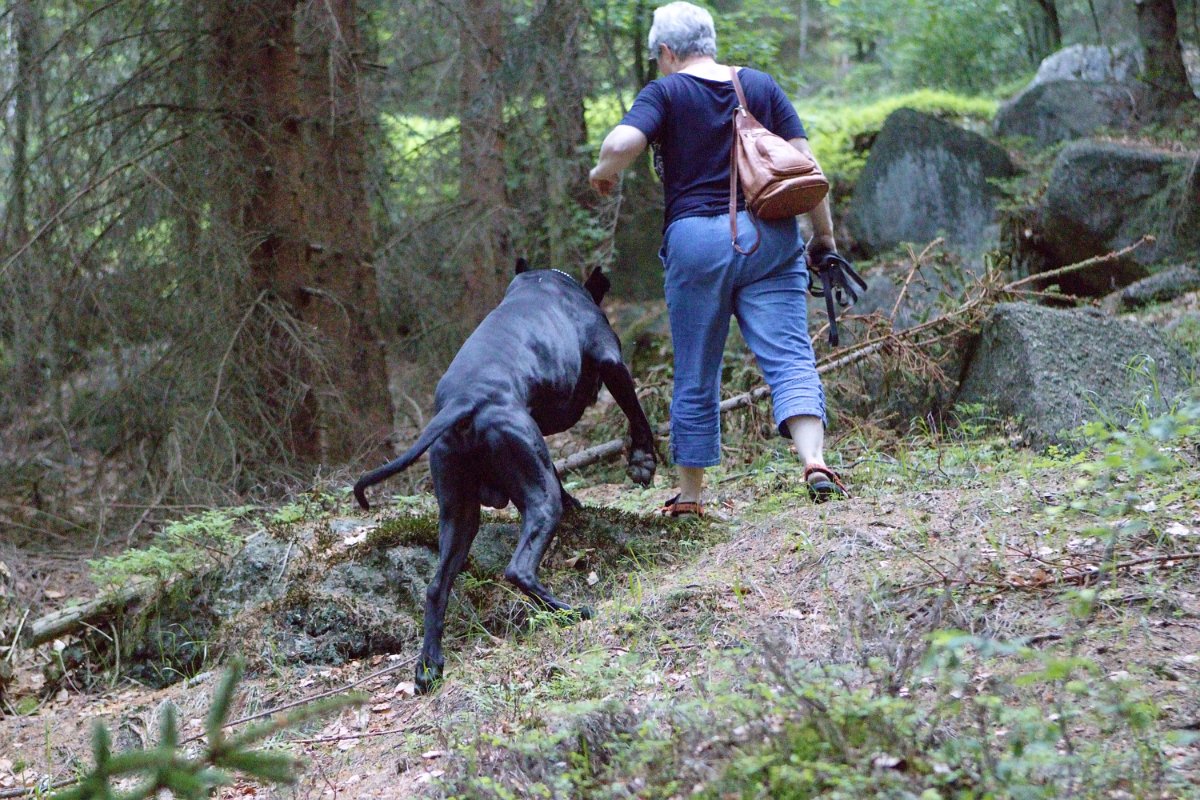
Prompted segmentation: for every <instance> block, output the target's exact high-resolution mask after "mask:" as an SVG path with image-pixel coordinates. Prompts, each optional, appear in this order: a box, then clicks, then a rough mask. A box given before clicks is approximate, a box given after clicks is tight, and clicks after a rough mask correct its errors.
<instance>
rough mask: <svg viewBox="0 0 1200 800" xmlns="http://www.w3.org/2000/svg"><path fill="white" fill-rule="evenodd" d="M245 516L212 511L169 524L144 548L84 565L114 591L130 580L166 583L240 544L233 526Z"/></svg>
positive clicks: (244, 511)
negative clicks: (116, 587)
mask: <svg viewBox="0 0 1200 800" xmlns="http://www.w3.org/2000/svg"><path fill="white" fill-rule="evenodd" d="M249 512H250V508H249V507H239V508H223V509H214V510H211V511H205V512H204V513H202V514H199V515H197V516H194V517H189V518H187V519H184V520H180V521H178V522H172V523H171V524H170V525H167V526H166V527H165V528H163V529H162V530H161V531H159V532H158V533H157V534H156V535H155V537H154V542H153V543H152V544H150V545H148V546H146V547H137V548H131V549H129V550H126V551H124V552H123V553H120V554H118V555H115V556H108V557H106V558H98V559H94V560H90V561H88V568H89V569H90V570H91V576H92V581H93V582H94V583H95V584H96V585H97V586H102V587H115V586H122V585H124V584H126V583H128V582H129V581H130V580H132V579H134V578H153V579H154V580H158V581H166V580H169V579H171V578H174V577H178V576H180V575H184V574H189V573H193V572H195V571H196V569H198V568H199V567H201V566H202V565H204V564H206V563H209V562H210V561H211V560H212V553H213V551H216V552H226V553H227V552H229V551H231V550H232V549H234V547H235V546H236V545H238V544H240V543H241V541H242V537H241V534H239V533H237V532H236V531H235V530H234V523H235V522H236V521H237V520H238V519H241V518H242V517H244V516H246V514H248V513H249Z"/></svg>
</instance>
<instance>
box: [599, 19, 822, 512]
mask: <svg viewBox="0 0 1200 800" xmlns="http://www.w3.org/2000/svg"><path fill="white" fill-rule="evenodd" d="M649 46H650V57H651V58H653V59H657V61H658V67H659V71H660V72H661V73H662V75H663V77H661V78H659V79H658V80H656V81H653V82H652V83H650V84H649V85H647V86H646V87H645V88H644V89H643V90H642V91H641V92H640V93H639V94H638V96H637V99H636V100H635V101H634V104H633V107H632V108H630V110H629V113H628V114H626V115H625V118H624V119H622V120H621V124H619V125H617V126H616V127H615V128H614V129H613V130H612V131H611V132H610V133H609V134H608V136H607V137H605V139H604V143H603V145H602V146H601V148H600V158H599V161H598V163H597V164H596V166H595V167H594V168H593V169H592V171H591V174H590V182H591V184H592V186H593V187H594V188H595V189H596V191H598V192H600V194H603V195H607V194H609V193H610V192H612V191H613V189H614V188H615V187H616V185H617V181H618V179H619V176H620V173H621V171H622V170H624V169H625V168H626V167H628V166H629V165H630V164H632V163H633V161H634V160H635V159H636V158H637V157H638V155H640V154H641V153H642V151H643V150H645V148H646V145H647V144H649V143H653V145H654V150H655V166H656V169H658V170H659V172H660V177H661V178H662V181H663V191H664V195H665V200H666V213H665V219H664V231H663V245H662V250H661V251H660V256H661V257H662V260H663V265H664V267H665V268H666V272H665V279H664V289H665V292H666V298H667V308H668V310H669V312H670V320H671V339H672V343H673V346H674V350H675V389H674V393H673V395H672V397H671V458H672V460H673V461H674V462H675V464H676V466H677V467H678V468H679V488H680V493H679V495H678V496H677V497H675V498H674V499H673V500H671V501H669V502H668V504H667V505H668V508H667V509H664V510H665V511H669V512H670V513H671V514H672V515H679V514H701V513H702V508H701V493H702V490H703V487H704V469H705V467H710V466H713V465H715V464H717V463H719V461H720V457H721V416H720V411H719V408H718V406H719V403H720V388H721V387H720V380H721V354H722V352H723V350H724V346H725V339H726V336H727V335H728V333H729V317H730V315H731V314H733V315H736V316H737V319H738V325H739V327H740V329H741V332H742V335H743V336H744V337H745V339H746V343H747V344H748V345H749V346H750V349H751V350H752V351H753V352H754V355H755V357H756V358H757V360H758V364H759V367H760V368H761V369H762V370H763V373H764V376H765V377H766V380H767V383H768V385H770V387H771V396H772V399H773V403H774V414H775V423H776V424H777V425H778V427H779V432H780V435H782V436H786V437H790V438H791V439H792V440H793V442H794V443H795V447H796V452H797V454H798V455H799V457H800V459H801V460H802V461H803V463H804V467H805V468H804V477H805V480H806V481H807V482H808V487H809V492H810V494H811V496H812V497H813V499H814V500H816V501H817V502H821V501H823V500H826V499H828V498H830V497H832V496H834V495H842V494H845V487H844V486H843V485H842V483H841V480H840V479H839V477H838V475H837V474H836V473H835V472H834V471H833V470H832V469H830V468H829V467H828V466H826V464H825V459H824V455H823V453H822V447H823V445H824V439H825V393H824V390H823V389H822V387H821V380H820V377H819V376H818V375H817V371H816V361H815V357H814V355H813V350H812V344H811V342H810V340H809V336H808V324H807V319H806V316H807V299H806V297H805V291H806V290H807V288H808V270H807V269H806V268H805V247H804V241H803V239H802V237H801V236H800V231H799V227H798V225H797V223H796V220H795V219H794V218H793V219H785V220H776V221H766V220H758V221H757V222H758V225H757V228H758V232H757V233H756V231H755V227H756V226H755V224H754V221H752V220H751V218H750V216H749V212H747V211H745V210H742V209H744V203H743V202H742V200H741V197H740V191H739V198H738V208H739V211H738V231H739V235H738V243H739V245H740V246H741V249H743V250H749V249H751V246H752V245H753V242H754V238H755V237H756V236H758V235H761V243H760V246H759V247H758V249H757V250H755V251H754V252H753V254H752V255H749V256H745V255H741V254H739V253H738V252H737V251H735V250H734V248H733V246H732V244H731V242H730V237H729V218H728V215H729V153H730V148H731V147H732V144H733V140H732V135H733V124H732V119H733V113H734V109H735V108H736V107H737V105H738V102H737V96H736V92H735V90H734V87H733V84H732V82H731V79H730V71H729V67H728V66H724V65H721V64H718V63H717V61H716V55H717V40H716V31H715V28H714V26H713V20H712V16H711V15H710V14H709V13H708V12H707V11H705V10H704V9H702V8H700V7H699V6H695V5H692V4H691V3H684V2H678V3H669V4H667V5H665V6H662V7H661V8H658V9H657V10H656V11H655V12H654V23H653V25H652V26H651V28H650V36H649ZM738 78H739V80H740V82H741V84H742V86H743V88H744V91H745V94H746V102H747V104H748V105H749V106H750V109H749V110H750V113H751V114H753V115H754V116H755V117H756V118H757V119H758V120H759V121H760V122H761V123H762V124H763V125H764V126H765V127H766V128H767V129H769V130H770V131H771V132H772V133H775V134H776V135H779V136H782V137H783V138H785V139H787V140H788V141H790V142H791V144H792V145H793V146H794V147H796V148H797V149H799V150H801V151H803V152H804V153H806V154H808V155H811V154H812V153H811V150H809V147H808V139H807V137H806V135H805V132H804V127H803V125H801V123H800V119H799V118H798V117H797V116H796V111H795V109H794V108H793V107H792V104H791V102H790V101H789V100H788V99H787V97H786V96H785V95H784V93H783V91H782V90H781V89H780V88H779V86H778V84H776V83H775V81H774V80H773V79H772V78H771V76H769V75H767V74H766V73H763V72H758V71H756V70H752V69H746V68H743V69H741V70H739V72H738ZM809 219H810V221H811V223H812V227H813V238H812V240H811V241H810V242H809V243H808V248H807V256H808V258H809V259H811V260H812V262H813V263H815V262H816V261H817V260H819V258H820V257H821V256H822V255H823V254H825V253H828V252H836V250H837V245H836V243H835V241H834V238H833V220H832V218H831V216H830V212H829V204H828V201H827V200H823V201H822V202H821V204H820V205H818V206H817V207H816V208H815V209H813V210H812V211H811V212H809Z"/></svg>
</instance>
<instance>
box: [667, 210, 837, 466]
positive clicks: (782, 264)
mask: <svg viewBox="0 0 1200 800" xmlns="http://www.w3.org/2000/svg"><path fill="white" fill-rule="evenodd" d="M758 227H759V230H760V231H761V233H762V241H761V243H760V245H759V247H758V250H756V251H755V252H754V253H753V254H752V255H749V256H744V255H742V254H740V253H738V252H737V251H736V250H734V249H733V247H732V246H731V244H730V241H729V217H728V216H726V215H721V216H712V217H683V218H682V219H677V220H675V221H674V222H672V223H671V225H670V226H669V227H668V228H667V230H666V231H665V232H664V233H663V244H662V249H661V251H660V252H659V256H660V257H661V258H662V262H663V266H664V267H665V268H666V272H665V276H664V290H665V293H666V297H667V309H668V311H669V312H670V319H671V341H672V345H673V347H674V350H675V390H674V393H673V394H672V396H671V459H672V461H674V462H675V463H676V464H677V465H679V466H684V467H710V466H713V465H715V464H718V463H720V460H721V414H720V411H719V408H718V406H719V405H720V399H721V355H722V353H723V352H724V349H725V339H726V337H727V336H728V335H729V318H730V315H734V316H736V317H737V320H738V326H739V327H740V329H741V332H742V336H743V337H744V338H745V340H746V344H748V345H749V346H750V350H751V352H753V353H754V356H755V358H756V359H757V361H758V366H759V369H761V370H762V371H763V376H764V377H765V378H766V380H767V385H768V386H770V387H771V398H772V401H773V404H774V416H775V424H776V425H777V426H778V427H779V432H780V435H782V436H788V435H789V433H788V431H787V429H786V428H785V427H784V425H783V422H784V420H786V419H788V418H790V417H794V416H796V415H808V416H814V417H820V418H821V421H822V423H824V421H825V392H824V389H823V388H822V386H821V379H820V377H819V376H818V374H817V369H816V359H815V356H814V354H813V349H812V342H811V340H810V339H809V336H808V304H807V298H806V297H805V292H806V291H807V289H808V270H807V269H806V268H805V264H804V240H803V238H802V237H801V236H800V230H799V226H798V225H797V223H796V220H795V219H784V220H775V221H770V222H768V221H766V220H758ZM754 237H755V233H754V223H753V221H752V220H751V218H750V215H749V214H748V213H747V212H745V211H743V212H740V213H739V214H738V244H739V245H741V247H742V248H743V249H746V250H748V249H749V248H750V246H751V245H752V244H753V243H754Z"/></svg>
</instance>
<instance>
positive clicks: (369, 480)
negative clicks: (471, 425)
mask: <svg viewBox="0 0 1200 800" xmlns="http://www.w3.org/2000/svg"><path fill="white" fill-rule="evenodd" d="M474 413H475V406H474V405H473V404H470V405H468V404H463V405H450V406H446V407H445V408H443V409H442V410H441V411H439V412H438V413H437V414H436V415H434V417H433V419H431V420H430V421H429V424H428V425H426V426H425V430H423V431H421V435H420V436H419V437H418V438H417V441H416V442H415V443H414V444H413V446H412V447H410V448H408V452H406V453H405V454H404V455H402V456H400V457H399V458H397V459H395V460H394V461H389V462H388V463H386V464H384V465H383V466H382V467H379V468H378V469H373V470H371V471H370V472H368V473H367V474H366V475H363V476H362V477H361V478H359V479H358V482H357V483H355V484H354V497H355V498H356V499H357V500H358V504H359V505H360V506H362V507H363V509H365V510H370V508H371V504H370V503H368V502H367V493H366V490H367V487H368V486H374V485H375V484H377V483H379V482H380V481H382V480H386V479H388V478H390V477H391V476H393V475H395V474H396V473H397V472H400V471H402V470H405V469H407V468H408V467H409V466H410V465H411V464H412V463H413V462H414V461H416V460H417V459H418V458H420V457H421V454H422V453H424V452H425V451H426V450H428V449H429V448H430V446H431V445H432V444H433V443H434V442H436V441H437V438H438V437H439V436H441V435H442V434H443V433H445V432H446V431H447V430H448V429H449V428H450V427H451V426H452V425H455V424H457V423H458V422H460V421H461V420H463V419H465V418H467V417H469V416H471V415H472V414H474Z"/></svg>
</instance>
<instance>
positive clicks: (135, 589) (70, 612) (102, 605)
mask: <svg viewBox="0 0 1200 800" xmlns="http://www.w3.org/2000/svg"><path fill="white" fill-rule="evenodd" d="M157 586H158V582H157V581H152V580H144V579H143V580H136V581H131V582H130V583H129V584H127V585H125V586H122V587H121V588H119V589H115V590H113V591H111V592H107V593H105V594H102V595H100V596H99V597H96V598H94V599H92V600H88V601H87V602H85V603H81V604H80V605H77V606H68V607H67V608H62V609H59V610H58V611H52V612H51V613H49V614H46V615H45V616H43V617H39V618H38V619H35V620H34V621H33V622H31V623H30V624H29V627H28V628H26V630H25V632H24V633H23V634H22V636H21V644H23V645H24V646H25V647H37V646H38V645H40V644H45V643H46V642H49V641H53V640H54V639H57V638H58V637H59V636H62V635H63V634H66V633H71V632H72V631H74V630H75V629H77V628H80V627H82V626H83V625H84V624H86V623H89V622H91V621H92V620H94V619H96V618H97V617H103V616H107V615H109V614H113V613H115V612H117V611H119V610H121V609H123V608H124V607H125V606H127V605H129V604H130V603H132V602H133V601H135V600H140V599H142V598H143V597H145V596H146V595H148V594H150V593H151V592H152V591H154V589H155V588H156V587H157Z"/></svg>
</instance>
